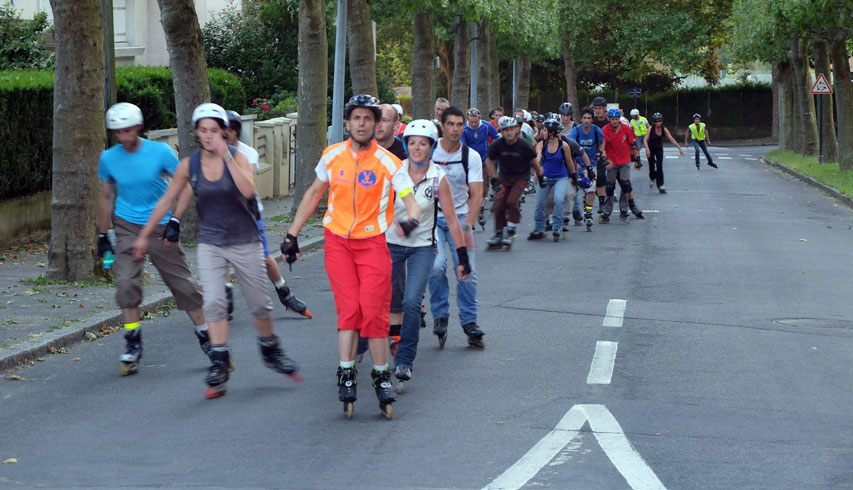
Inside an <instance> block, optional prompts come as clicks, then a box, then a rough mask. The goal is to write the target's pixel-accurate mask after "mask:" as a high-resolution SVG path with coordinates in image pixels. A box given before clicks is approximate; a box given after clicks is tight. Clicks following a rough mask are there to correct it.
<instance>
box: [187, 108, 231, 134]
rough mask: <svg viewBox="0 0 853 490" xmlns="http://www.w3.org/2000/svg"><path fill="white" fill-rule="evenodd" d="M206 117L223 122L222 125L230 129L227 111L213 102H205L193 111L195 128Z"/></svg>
mask: <svg viewBox="0 0 853 490" xmlns="http://www.w3.org/2000/svg"><path fill="white" fill-rule="evenodd" d="M206 117H209V118H211V119H216V120H218V121H222V125H223V126H225V127H226V128H227V127H228V114H227V113H226V112H225V109H223V108H222V107H221V106H219V105H216V104H214V103H212V102H205V103H204V104H201V105H199V106H198V107H196V108H195V110H194V111H193V127H194V128H195V127H196V126H197V125H198V121H199V120H200V119H204V118H206Z"/></svg>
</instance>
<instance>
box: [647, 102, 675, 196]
mask: <svg viewBox="0 0 853 490" xmlns="http://www.w3.org/2000/svg"><path fill="white" fill-rule="evenodd" d="M664 137H666V138H667V139H668V140H669V142H670V143H672V144H673V145H675V147H676V148H678V152H679V153H680V154H681V156H684V150H682V149H681V146H679V144H678V142H677V141H675V138H673V137H672V135H671V134H670V133H669V130H668V129H666V128H665V127H664V126H663V116H661V114H660V112H655V113H654V114H652V128H651V130H649V133H648V135H647V137H646V139H645V140H644V142H643V145H644V146H645V148H646V158H648V159H649V187H651V186H652V185H654V184H655V183H657V186H658V192H660V193H661V194H666V186H664V180H663V138H664Z"/></svg>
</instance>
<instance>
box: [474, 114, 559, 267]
mask: <svg viewBox="0 0 853 490" xmlns="http://www.w3.org/2000/svg"><path fill="white" fill-rule="evenodd" d="M499 127H500V128H501V137H500V139H498V140H497V141H495V142H494V143H492V146H490V147H489V154H488V157H487V158H486V168H487V170H488V173H489V176H490V183H491V185H492V190H493V191H494V192H495V201H494V207H493V208H492V213H493V214H494V215H495V235H494V236H493V237H492V238H490V239H489V240H488V241H487V242H486V243H487V244H488V246H489V249H490V250H493V249H497V248H504V249H506V250H509V249H510V248H511V247H512V241H513V238H514V237H515V232H516V227H517V226H518V225H519V223H520V221H521V208H520V207H519V200H520V199H521V195H522V193H523V192H524V188H525V186H526V185H527V183H528V181H529V176H530V170H531V167H532V168H533V169H534V170H535V173H536V176H537V178H538V179H539V183H540V185H544V183H545V181H544V177H543V175H542V167H541V166H540V165H539V157H538V156H537V155H536V150H534V149H533V147H532V146H530V144H528V143H527V141H526V140H524V139H522V138H520V137H519V133H520V132H521V130H520V129H519V121H518V119H517V118H513V117H506V116H504V117H502V118H501V120H500V124H499ZM496 161H499V162H500V163H501V168H500V175H498V172H497V169H496V168H495V162H496Z"/></svg>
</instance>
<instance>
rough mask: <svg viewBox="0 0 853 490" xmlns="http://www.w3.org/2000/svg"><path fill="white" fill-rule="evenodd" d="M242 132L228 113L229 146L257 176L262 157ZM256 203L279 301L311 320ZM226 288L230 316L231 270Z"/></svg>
mask: <svg viewBox="0 0 853 490" xmlns="http://www.w3.org/2000/svg"><path fill="white" fill-rule="evenodd" d="M242 131H243V121H242V120H241V119H240V114H238V113H237V112H235V111H228V131H227V135H228V144H229V145H231V146H233V147H235V148H237V150H239V151H240V152H241V153H242V154H243V155H245V156H246V159H247V160H248V161H249V165H251V166H252V171H253V173H254V174H255V175H257V173H258V163H259V162H260V157H259V155H258V152H257V151H256V150H255V149H254V148H252V147H251V146H249V145H247V144H246V143H243V142H242V141H240V139H239V138H240V134H241V132H242ZM255 201H256V203H255V204H256V205H257V206H258V231H259V232H260V234H261V245H262V246H263V247H264V263H265V264H266V266H267V277H269V280H270V281H272V283H273V285H274V286H275V292H276V295H278V300H279V301H281V304H283V305H284V307H285V308H286V309H288V310H292V311H294V312H296V313H299V314H300V315H303V316H305V317H307V318H309V319H310V318H311V312H310V311H308V307H307V306H306V305H305V303H304V302H303V301H302V300H300V299H299V298H297V297H296V296H294V295H293V293H292V292H291V290H290V287H288V286H287V283H286V282H285V281H284V277H282V275H281V269H279V267H278V262H276V261H275V259H274V258H272V256H271V255H270V249H269V244H268V243H267V233H266V226H265V224H264V219H263V218H262V217H261V213H262V212H263V210H264V205H263V203H262V202H261V199H260V198H259V197H258V196H257V195H255ZM225 287H226V288H227V291H226V294H227V297H228V314H229V315H230V314H231V312H232V311H234V302H233V298H234V293H233V291H232V288H233V285H232V284H231V272H230V270H229V271H228V273H227V275H226V283H225ZM229 320H230V318H229Z"/></svg>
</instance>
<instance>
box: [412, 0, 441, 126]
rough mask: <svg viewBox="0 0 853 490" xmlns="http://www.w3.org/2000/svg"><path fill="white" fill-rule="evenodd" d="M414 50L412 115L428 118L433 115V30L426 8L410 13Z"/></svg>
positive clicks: (430, 16)
mask: <svg viewBox="0 0 853 490" xmlns="http://www.w3.org/2000/svg"><path fill="white" fill-rule="evenodd" d="M412 25H413V33H414V50H413V54H412V117H414V118H415V119H430V118H432V116H433V91H434V90H435V88H434V87H433V76H432V75H433V71H432V70H433V69H432V67H433V58H434V57H435V31H434V27H433V26H434V21H433V17H432V15H430V13H429V12H428V11H426V10H416V11H415V12H414V13H413V14H412Z"/></svg>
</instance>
